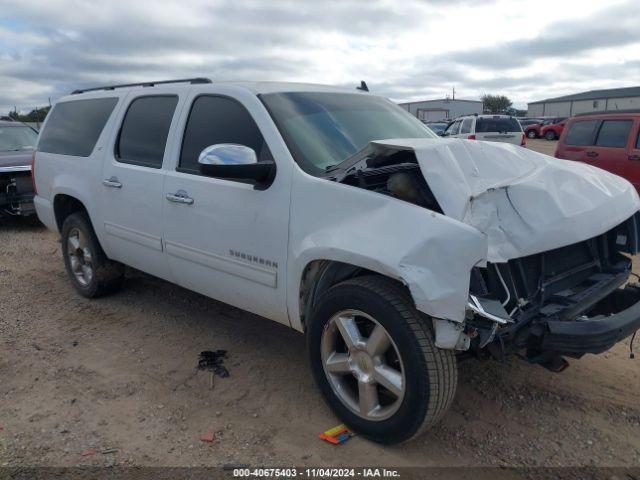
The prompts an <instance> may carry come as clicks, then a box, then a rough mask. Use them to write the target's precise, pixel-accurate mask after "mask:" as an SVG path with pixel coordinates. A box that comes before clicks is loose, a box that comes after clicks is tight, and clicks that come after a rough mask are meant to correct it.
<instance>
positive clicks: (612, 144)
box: [585, 118, 633, 178]
mask: <svg viewBox="0 0 640 480" xmlns="http://www.w3.org/2000/svg"><path fill="white" fill-rule="evenodd" d="M632 126H633V120H632V119H630V118H625V119H611V120H603V121H602V122H600V126H599V128H598V133H597V135H596V141H595V142H594V145H593V146H592V147H591V148H587V150H586V153H585V155H586V157H587V160H586V161H587V163H590V164H591V165H594V166H596V167H599V168H602V169H604V170H607V171H609V172H611V173H615V174H616V175H620V176H621V177H624V178H627V175H628V173H629V172H628V168H627V167H628V163H629V161H628V158H627V157H628V153H627V145H628V143H629V141H630V133H631V129H632Z"/></svg>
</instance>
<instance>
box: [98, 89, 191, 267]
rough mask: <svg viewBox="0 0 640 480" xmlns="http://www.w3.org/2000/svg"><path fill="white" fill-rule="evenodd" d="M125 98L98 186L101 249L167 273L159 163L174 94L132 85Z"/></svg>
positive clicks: (174, 105) (174, 104)
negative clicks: (102, 236)
mask: <svg viewBox="0 0 640 480" xmlns="http://www.w3.org/2000/svg"><path fill="white" fill-rule="evenodd" d="M154 90H155V89H154ZM127 103H128V105H127V106H126V108H124V109H123V110H124V113H123V114H122V117H121V119H120V122H119V125H120V127H119V129H118V130H117V131H116V132H114V138H113V140H112V142H111V145H113V149H111V150H110V151H108V152H106V158H105V161H104V166H103V175H102V183H101V185H99V186H98V189H99V190H98V191H99V193H100V198H101V205H102V215H101V218H102V220H103V222H104V232H105V243H106V245H105V250H107V251H108V253H109V255H110V257H112V258H113V259H115V260H119V261H121V262H123V263H125V264H127V265H131V266H132V267H135V268H138V269H140V270H143V271H145V272H148V273H151V274H152V275H156V276H158V277H161V278H169V275H168V272H169V270H168V266H167V262H166V258H165V257H164V254H163V244H162V208H163V206H164V201H163V196H162V193H163V191H162V189H163V184H164V173H165V172H164V170H163V168H162V166H163V160H164V156H165V147H166V144H167V138H168V135H169V131H170V129H171V125H172V122H173V119H174V117H175V116H176V115H175V113H176V110H177V107H178V104H179V98H178V95H176V94H175V93H160V92H158V93H156V92H154V94H153V95H148V94H147V95H141V94H140V93H139V92H136V91H133V92H131V93H130V94H129V96H128V98H127Z"/></svg>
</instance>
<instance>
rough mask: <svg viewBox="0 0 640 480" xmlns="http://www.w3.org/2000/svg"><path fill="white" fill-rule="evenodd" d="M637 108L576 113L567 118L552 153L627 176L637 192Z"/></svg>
mask: <svg viewBox="0 0 640 480" xmlns="http://www.w3.org/2000/svg"><path fill="white" fill-rule="evenodd" d="M639 133H640V111H633V112H616V113H598V114H585V115H578V116H575V117H572V118H570V119H569V120H567V123H566V126H565V129H564V132H563V134H562V136H561V137H560V141H559V142H558V146H557V147H556V153H555V156H556V157H557V158H564V159H567V160H577V161H579V162H585V163H588V164H590V165H593V166H595V167H599V168H602V169H603V170H607V171H609V172H611V173H615V174H616V175H620V176H621V177H624V178H626V179H627V180H628V181H629V182H631V183H632V184H633V186H634V187H635V188H636V190H638V192H640V137H639Z"/></svg>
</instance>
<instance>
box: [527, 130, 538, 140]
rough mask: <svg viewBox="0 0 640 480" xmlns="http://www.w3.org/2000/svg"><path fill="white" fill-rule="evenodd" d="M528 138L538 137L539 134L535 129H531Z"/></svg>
mask: <svg viewBox="0 0 640 480" xmlns="http://www.w3.org/2000/svg"><path fill="white" fill-rule="evenodd" d="M527 138H531V139H533V138H538V134H537V133H536V131H535V130H529V131H528V132H527Z"/></svg>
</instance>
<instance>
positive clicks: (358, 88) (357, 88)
mask: <svg viewBox="0 0 640 480" xmlns="http://www.w3.org/2000/svg"><path fill="white" fill-rule="evenodd" d="M356 90H362V91H363V92H368V91H369V87H367V82H365V81H364V80H360V86H359V87H356Z"/></svg>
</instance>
